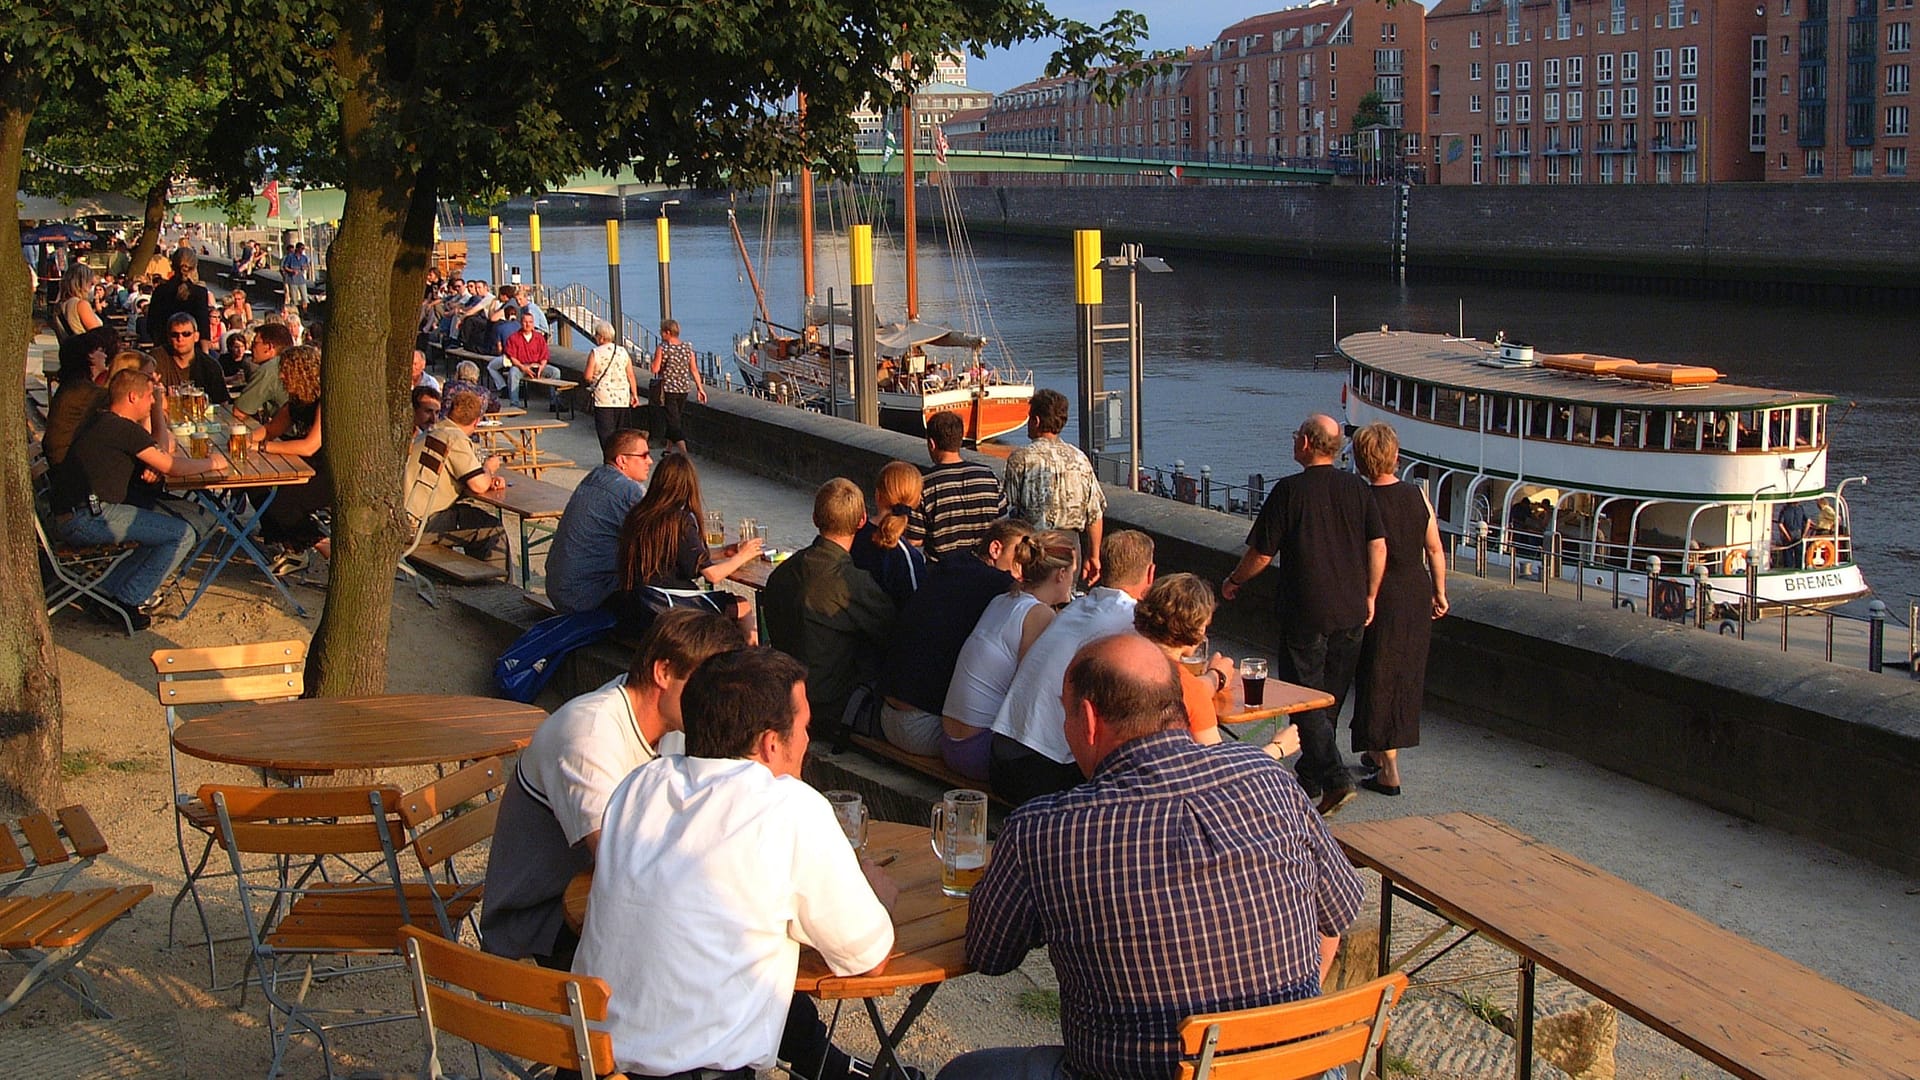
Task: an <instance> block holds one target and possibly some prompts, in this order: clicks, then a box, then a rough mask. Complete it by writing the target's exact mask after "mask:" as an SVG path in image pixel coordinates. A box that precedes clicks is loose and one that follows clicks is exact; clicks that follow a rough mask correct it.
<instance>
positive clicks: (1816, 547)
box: [1807, 540, 1840, 570]
mask: <svg viewBox="0 0 1920 1080" xmlns="http://www.w3.org/2000/svg"><path fill="white" fill-rule="evenodd" d="M1839 561H1840V547H1839V545H1837V544H1835V543H1834V542H1833V541H1831V540H1815V541H1813V542H1812V543H1810V544H1808V545H1807V569H1809V570H1825V569H1826V568H1827V567H1829V566H1833V565H1834V564H1836V563H1838V562H1839Z"/></svg>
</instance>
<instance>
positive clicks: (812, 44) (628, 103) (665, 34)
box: [233, 0, 1146, 694]
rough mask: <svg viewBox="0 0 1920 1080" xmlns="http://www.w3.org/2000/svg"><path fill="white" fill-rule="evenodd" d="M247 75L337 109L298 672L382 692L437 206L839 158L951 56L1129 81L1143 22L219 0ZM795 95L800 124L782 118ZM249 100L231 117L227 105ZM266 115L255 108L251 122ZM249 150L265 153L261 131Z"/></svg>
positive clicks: (838, 2) (969, 8)
mask: <svg viewBox="0 0 1920 1080" xmlns="http://www.w3.org/2000/svg"><path fill="white" fill-rule="evenodd" d="M233 3H234V7H235V8H236V14H237V16H238V24H239V25H242V26H245V27H247V29H248V32H249V35H250V39H251V41H252V42H253V44H254V48H253V49H252V50H250V56H252V57H253V58H255V60H256V62H257V63H258V67H257V68H256V69H255V70H254V71H252V72H250V73H248V74H249V77H248V78H246V79H243V80H242V86H243V87H244V89H243V91H242V94H243V95H245V96H249V97H257V103H258V104H260V105H262V106H265V107H268V108H272V109H278V110H279V111H280V114H281V115H283V116H286V115H289V113H290V109H291V106H293V105H294V104H297V103H300V102H308V101H312V100H313V98H314V97H315V96H316V95H317V96H320V97H322V98H331V99H332V100H334V101H335V102H337V104H338V110H339V111H338V115H337V118H334V119H330V120H328V121H326V122H325V123H324V124H322V125H320V126H318V127H317V128H316V129H315V130H316V137H314V138H313V139H312V140H310V141H309V142H307V143H306V149H305V152H303V153H297V154H294V153H287V152H285V151H281V150H277V151H276V153H277V154H278V155H279V160H280V161H281V162H282V163H283V164H288V165H291V166H295V167H299V168H303V169H306V170H308V171H309V172H310V173H311V174H313V175H316V176H320V175H326V176H331V177H333V178H336V179H338V180H339V181H340V182H341V183H342V184H343V186H344V188H345V192H346V209H345V211H344V214H343V216H342V221H341V228H340V233H339V236H338V238H337V239H336V240H335V241H334V246H333V248H332V252H331V255H330V258H329V307H330V309H331V316H330V320H329V325H328V328H327V361H326V363H325V364H324V365H323V373H322V392H323V395H324V396H325V399H326V402H327V452H328V455H329V457H330V459H331V462H332V465H333V470H332V472H333V477H334V479H333V486H334V490H333V493H332V494H333V505H334V553H335V554H334V562H333V572H332V578H331V580H330V582H329V588H328V597H327V604H326V608H325V611H324V613H323V614H322V616H321V621H320V627H319V629H318V631H317V632H316V634H315V639H314V645H313V651H312V653H311V654H310V660H309V664H308V667H307V689H308V692H309V693H315V694H347V693H367V692H375V691H378V690H380V689H382V688H383V687H384V685H385V680H386V671H387V629H388V620H389V612H390V609H391V604H392V596H393V565H394V560H395V559H396V558H398V555H399V552H400V550H401V547H402V541H403V535H404V529H405V526H404V514H403V512H402V492H401V483H400V478H401V472H402V466H403V462H404V449H405V446H406V443H407V439H408V437H409V432H410V431H411V425H410V416H409V409H408V407H407V384H408V370H409V365H408V362H409V360H410V353H411V349H412V343H413V325H414V320H415V318H416V315H417V311H418V301H419V297H420V289H421V284H422V281H423V280H424V275H425V270H426V265H427V257H428V253H429V251H428V249H429V246H430V242H431V237H432V216H433V209H434V207H435V205H436V201H437V200H438V199H439V198H442V197H448V198H460V199H468V198H474V197H479V196H483V195H492V194H497V193H499V192H512V191H530V190H539V189H542V188H545V187H548V186H550V185H552V184H554V183H557V182H558V181H559V180H560V179H562V178H564V177H567V176H570V175H573V174H575V173H578V172H579V171H581V170H583V169H587V168H604V169H617V168H620V167H623V166H625V165H627V164H629V163H639V164H640V165H641V166H642V168H643V169H645V170H653V171H657V172H658V173H659V174H660V175H661V176H662V177H663V178H664V179H667V180H669V181H673V182H687V183H705V184H719V183H733V184H736V185H739V184H746V183H751V182H754V181H756V180H764V179H765V178H767V177H769V176H771V175H773V174H774V173H776V172H779V171H784V170H787V169H790V168H793V167H796V166H799V165H801V164H803V163H811V164H814V165H815V166H816V167H817V168H822V169H824V170H825V171H827V172H830V173H843V174H845V173H851V171H852V169H853V166H854V155H853V142H852V136H853V134H854V125H853V120H852V114H853V112H854V110H855V109H856V108H857V107H858V106H860V105H861V104H862V103H863V102H865V101H867V100H874V101H879V102H889V101H892V100H893V99H894V98H895V97H896V96H897V95H898V94H899V93H900V90H899V88H898V86H897V84H896V83H895V81H894V76H893V73H894V70H895V66H896V62H897V61H898V59H899V58H900V57H901V56H902V55H906V56H909V57H911V58H912V61H911V62H912V66H913V68H914V70H913V71H911V72H910V73H909V74H910V75H912V76H914V78H912V79H910V80H908V81H909V82H919V81H923V80H924V79H926V78H927V77H929V76H930V75H931V73H932V66H933V60H934V58H935V57H938V56H940V55H943V54H945V53H947V52H950V51H953V50H955V49H957V48H967V49H969V50H971V51H973V52H975V53H976V54H978V53H979V52H980V51H981V50H983V49H984V48H986V47H989V46H999V45H1007V44H1011V43H1013V42H1015V41H1018V40H1024V39H1030V38H1035V37H1040V36H1049V35H1050V36H1054V37H1058V38H1059V39H1060V40H1061V42H1062V44H1061V47H1060V49H1059V50H1058V51H1057V52H1056V54H1055V58H1054V61H1053V64H1052V65H1050V70H1064V69H1066V68H1068V67H1072V68H1074V69H1076V70H1085V69H1088V68H1093V67H1095V66H1096V65H1100V64H1104V63H1112V64H1115V65H1118V67H1116V68H1110V69H1109V70H1124V71H1127V72H1129V74H1124V75H1119V76H1114V75H1098V76H1096V80H1097V81H1098V82H1101V83H1103V84H1104V83H1105V82H1109V81H1113V80H1115V79H1119V80H1122V81H1124V80H1127V79H1137V78H1140V77H1144V72H1145V70H1146V69H1144V68H1141V67H1140V66H1139V65H1138V64H1137V63H1136V62H1137V61H1139V60H1140V59H1141V56H1140V54H1139V52H1138V50H1137V49H1136V48H1135V47H1134V42H1135V40H1136V39H1137V38H1138V37H1139V36H1140V34H1141V33H1142V32H1143V31H1144V28H1145V24H1144V21H1143V20H1141V19H1140V18H1139V17H1138V16H1136V15H1133V14H1131V13H1124V12H1123V13H1120V14H1117V15H1115V16H1114V18H1113V19H1111V20H1109V22H1108V23H1107V24H1105V25H1104V26H1101V27H1097V28H1096V27H1090V26H1087V25H1085V24H1082V23H1077V22H1072V21H1069V20H1063V19H1060V18H1058V17H1056V16H1054V15H1053V14H1051V13H1050V12H1049V11H1047V9H1046V8H1045V7H1044V6H1043V5H1042V4H1041V3H1040V2H1039V0H927V2H915V3H911V4H908V3H900V2H894V3H881V4H878V5H874V4H865V3H862V4H855V3H849V2H846V0H797V2H795V3H791V4H786V5H781V6H779V7H777V8H770V7H765V6H761V5H753V4H744V5H728V4H711V3H703V2H695V0H669V2H665V3H658V4H647V5H639V4H632V3H629V2H626V0H527V2H524V3H522V4H519V5H493V6H486V5H481V6H475V5H470V4H463V3H455V2H453V0H427V2H408V0H278V2H268V0H233ZM799 94H804V95H805V96H806V98H807V100H808V103H809V105H808V117H809V120H808V122H807V123H806V124H805V125H802V124H801V123H799V122H798V120H797V118H796V116H795V115H794V113H793V111H792V109H791V103H792V102H793V101H794V100H795V99H796V95H799ZM235 111H236V112H238V113H242V114H244V113H247V112H248V110H247V108H245V107H239V108H236V110H235ZM261 115H264V114H261ZM252 145H260V146H273V147H280V146H281V145H282V140H279V139H276V137H275V133H273V132H264V131H263V132H261V133H260V136H259V138H258V139H256V140H255V141H254V142H253V144H252Z"/></svg>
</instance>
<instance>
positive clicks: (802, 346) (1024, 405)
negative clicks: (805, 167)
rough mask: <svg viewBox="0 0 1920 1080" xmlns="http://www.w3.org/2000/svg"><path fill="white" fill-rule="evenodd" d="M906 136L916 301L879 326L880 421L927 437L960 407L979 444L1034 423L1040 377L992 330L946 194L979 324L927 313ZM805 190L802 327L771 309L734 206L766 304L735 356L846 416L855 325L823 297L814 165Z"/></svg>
mask: <svg viewBox="0 0 1920 1080" xmlns="http://www.w3.org/2000/svg"><path fill="white" fill-rule="evenodd" d="M901 127H902V129H903V130H904V131H907V132H913V131H914V130H915V125H914V122H913V112H912V109H911V107H910V106H909V107H907V108H905V109H903V110H902V120H901ZM904 142H905V150H904V153H903V154H902V158H901V164H902V170H901V177H902V181H903V183H902V205H901V209H902V212H903V216H904V218H905V235H904V249H905V268H906V275H905V276H906V303H905V311H904V317H903V318H900V319H898V320H897V321H893V322H883V323H882V324H881V325H880V326H879V327H877V329H876V333H875V338H876V341H877V344H878V352H879V356H878V359H877V360H876V361H875V362H876V364H877V365H878V368H879V370H878V384H879V394H878V397H879V406H880V408H879V412H880V424H881V426H882V427H886V428H889V429H891V430H894V431H900V432H905V433H907V434H910V435H921V434H925V432H926V423H927V420H928V419H929V418H931V417H932V416H933V415H934V414H936V413H942V412H948V413H954V414H956V415H958V416H959V417H960V418H961V420H962V421H963V422H964V423H965V431H966V438H967V440H968V441H970V442H974V443H979V442H984V441H986V440H988V439H992V438H996V437H998V436H1001V435H1005V434H1008V433H1009V432H1013V431H1018V430H1021V429H1023V428H1024V427H1025V426H1026V422H1027V411H1028V403H1029V402H1030V400H1031V399H1032V397H1033V374H1032V372H1031V371H1021V370H1019V369H1017V368H1015V367H1014V366H1013V363H1012V361H1011V358H1010V357H1009V356H1008V355H1007V352H1006V347H1005V342H1004V341H1003V340H1001V339H1000V338H999V335H998V334H997V333H996V332H993V330H992V327H991V313H990V310H988V309H987V308H986V305H985V302H984V290H982V289H980V288H979V287H978V272H977V270H976V269H975V268H974V265H973V261H972V259H971V257H970V249H969V248H968V246H967V244H966V242H965V224H964V221H962V219H961V217H960V214H959V208H958V205H957V203H955V202H954V201H953V200H952V199H943V210H944V214H943V222H944V224H945V226H946V229H947V232H948V236H949V239H950V241H952V242H953V246H954V248H955V250H956V253H957V256H958V257H957V258H956V260H955V261H956V264H958V269H957V270H956V276H958V277H963V278H967V279H969V281H968V283H967V284H966V285H962V284H961V283H959V282H956V283H955V286H956V287H955V293H956V296H955V298H954V299H955V303H956V307H958V308H959V309H960V310H961V312H962V316H963V318H965V319H967V320H968V322H969V325H967V326H965V327H955V326H948V325H945V324H942V323H937V322H932V321H929V320H925V319H922V318H921V316H920V295H919V292H920V290H919V270H918V252H917V239H918V235H917V229H918V223H917V221H916V216H915V206H914V199H915V194H916V190H915V188H916V183H917V175H916V173H915V170H914V153H913V142H914V140H913V138H912V137H911V136H909V137H908V138H907V139H905V140H904ZM943 148H944V139H942V138H939V137H938V136H936V159H938V158H939V156H940V153H941V152H942V151H943ZM799 189H800V190H799V195H798V199H799V203H800V234H801V244H800V250H801V296H802V297H803V300H802V304H803V310H802V315H801V318H800V319H799V320H798V321H799V323H800V325H799V326H798V327H797V328H796V327H793V326H790V325H784V324H781V323H778V322H775V321H774V319H773V318H772V317H771V315H770V314H769V313H768V310H767V301H766V294H765V291H764V290H763V289H762V288H761V287H760V279H759V275H758V273H757V272H756V271H755V269H754V266H753V260H752V259H751V258H750V257H749V256H748V254H747V246H746V241H745V239H744V238H743V237H742V236H741V235H740V225H739V221H738V220H737V219H735V218H734V217H733V214H732V212H731V211H729V213H728V219H729V221H730V223H731V224H732V227H733V235H734V242H735V244H736V246H737V247H738V249H739V252H740V258H741V262H742V263H743V265H744V266H745V268H746V272H747V276H748V279H749V280H750V281H751V282H752V285H753V291H754V298H755V301H756V304H757V307H756V311H755V315H754V318H753V323H752V326H751V328H750V329H749V330H748V331H747V333H745V334H743V335H740V336H739V337H738V338H736V339H735V341H734V359H735V362H736V365H737V366H738V368H739V370H740V375H741V378H742V379H744V380H745V381H746V383H747V385H748V387H749V388H751V389H753V390H756V391H762V392H767V393H771V394H774V395H776V396H779V397H783V398H798V399H799V400H800V401H802V402H803V403H805V404H808V405H810V406H813V407H815V408H819V409H822V410H823V411H830V412H833V413H834V414H835V415H840V414H842V413H844V412H846V411H847V410H848V409H849V408H851V406H852V404H853V394H852V390H853V383H854V380H853V337H854V327H853V325H852V316H851V313H850V311H849V309H848V308H847V307H846V306H844V305H834V306H832V307H828V306H826V305H822V304H818V303H816V299H817V297H816V292H815V266H814V238H815V233H814V185H813V176H812V174H811V172H807V171H803V172H802V173H801V176H800V185H799ZM941 191H942V193H943V194H944V192H945V191H946V188H945V187H944V186H942V187H941ZM774 217H775V208H774V206H773V200H771V199H769V211H768V227H769V229H771V226H772V222H773V220H774ZM969 300H972V301H973V302H971V303H969V302H968V301H969Z"/></svg>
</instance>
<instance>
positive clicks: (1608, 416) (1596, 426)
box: [1593, 407, 1620, 446]
mask: <svg viewBox="0 0 1920 1080" xmlns="http://www.w3.org/2000/svg"><path fill="white" fill-rule="evenodd" d="M1619 424H1620V410H1618V409H1610V408H1605V407H1601V408H1597V409H1595V410H1594V411H1593V441H1594V442H1596V443H1598V444H1600V445H1601V446H1612V445H1613V444H1614V439H1615V438H1616V431H1617V429H1618V428H1619Z"/></svg>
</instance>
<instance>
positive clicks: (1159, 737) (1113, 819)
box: [940, 633, 1362, 1080]
mask: <svg viewBox="0 0 1920 1080" xmlns="http://www.w3.org/2000/svg"><path fill="white" fill-rule="evenodd" d="M1061 702H1062V704H1063V705H1064V707H1065V710H1066V736H1067V742H1068V744H1069V746H1071V748H1072V750H1073V756H1074V759H1075V761H1076V763H1077V764H1078V765H1079V766H1080V770H1081V771H1082V772H1083V773H1085V774H1086V775H1087V777H1088V782H1087V783H1084V784H1081V785H1080V786H1079V787H1076V788H1073V789H1071V790H1068V791H1064V792H1061V793H1059V794H1055V795H1044V796H1041V797H1039V798H1037V799H1034V800H1033V801H1031V802H1029V803H1027V804H1026V805H1025V806H1022V807H1021V808H1020V809H1018V810H1016V811H1014V812H1013V813H1012V814H1011V815H1009V816H1008V817H1007V822H1006V827H1005V828H1004V829H1003V830H1002V831H1001V834H1000V842H999V843H998V844H996V845H995V846H994V849H993V859H992V862H991V863H990V864H989V865H988V867H987V872H986V876H985V877H983V878H982V879H981V881H980V884H979V885H978V886H977V887H975V888H974V890H973V897H972V900H971V901H970V903H969V905H968V911H967V960H968V962H969V963H971V964H972V965H973V967H974V968H975V969H976V970H978V971H980V972H983V973H985V974H988V975H998V974H1003V973H1005V972H1008V971H1011V970H1013V968H1014V967H1015V966H1017V965H1018V964H1019V963H1020V961H1021V960H1022V959H1023V958H1024V957H1025V956H1026V955H1027V953H1028V951H1029V950H1032V949H1035V948H1038V947H1041V946H1045V947H1046V948H1047V950H1048V954H1049V957H1050V958H1051V960H1052V962H1053V967H1054V972H1055V974H1056V975H1057V976H1058V978H1059V982H1060V1016H1061V1019H1062V1034H1063V1035H1064V1036H1065V1045H1064V1046H1036V1047H1019V1048H1006V1049H994V1050H978V1051H975V1052H973V1053H970V1054H964V1055H962V1056H960V1057H958V1058H956V1059H954V1060H953V1061H952V1062H951V1063H949V1064H948V1065H947V1067H946V1068H945V1069H943V1070H942V1071H941V1073H940V1080H988V1078H992V1080H1053V1078H1060V1080H1088V1078H1099V1080H1131V1078H1134V1077H1141V1078H1146V1077H1153V1078H1165V1077H1168V1076H1172V1075H1173V1074H1174V1071H1175V1066H1176V1064H1177V1063H1178V1061H1179V1059H1180V1043H1179V1038H1178V1036H1177V1034H1176V1033H1177V1031H1178V1029H1179V1025H1180V1022H1181V1021H1182V1020H1183V1019H1185V1018H1186V1017H1188V1016H1191V1015H1195V1014H1199V1013H1207V1012H1219V1011H1230V1010H1236V1009H1247V1008H1255V1007H1259V1006H1264V1005H1274V1004H1278V1003H1280V1002H1285V1001H1295V1000H1299V999H1301V998H1309V997H1314V996H1316V995H1318V994H1319V993H1320V980H1321V978H1322V977H1323V976H1324V974H1325V970H1326V967H1327V965H1328V963H1329V962H1330V961H1331V959H1332V956H1333V946H1335V945H1337V944H1338V938H1337V936H1336V935H1338V934H1339V933H1341V932H1342V931H1343V930H1345V929H1346V927H1347V926H1348V924H1350V923H1351V922H1352V921H1353V918H1354V916H1355V915H1356V914H1357V913H1358V912H1359V910H1360V900H1361V895H1362V888H1361V884H1360V878H1359V876H1358V875H1357V874H1355V873H1354V870H1353V867H1352V865H1350V864H1349V863H1348V862H1347V859H1346V856H1345V855H1344V854H1342V853H1341V851H1340V848H1339V845H1337V844H1336V843H1335V842H1334V840H1333V837H1332V835H1331V834H1329V833H1328V832H1327V827H1326V825H1325V823H1323V822H1322V821H1321V819H1320V816H1319V814H1318V813H1316V812H1315V811H1314V808H1313V804H1312V803H1309V802H1308V801H1307V797H1306V795H1305V794H1304V793H1303V792H1302V791H1301V790H1300V785H1299V784H1298V783H1297V782H1296V781H1295V780H1294V778H1293V776H1292V774H1291V773H1289V772H1287V771H1286V769H1284V768H1283V767H1281V765H1280V764H1279V763H1278V762H1276V761H1274V760H1273V759H1272V758H1269V757H1268V756H1267V755H1266V754H1264V753H1262V752H1261V751H1260V750H1259V749H1258V748H1256V747H1253V746H1249V745H1245V744H1241V743H1226V744H1222V745H1219V746H1201V745H1199V744H1198V743H1195V742H1194V741H1193V738H1192V736H1191V735H1190V734H1189V733H1188V731H1187V719H1186V709H1185V706H1184V705H1182V703H1181V697H1180V683H1179V680H1178V677H1177V675H1176V673H1175V670H1174V668H1173V666H1172V663H1171V662H1170V661H1169V660H1168V659H1167V658H1166V656H1165V655H1164V654H1162V653H1161V652H1160V651H1159V650H1158V649H1157V648H1155V647H1154V646H1153V645H1152V644H1151V643H1150V642H1148V641H1147V640H1146V639H1145V638H1143V637H1140V636H1139V635H1137V634H1132V633H1127V634H1118V635H1114V636H1111V637H1106V638H1101V639H1099V640H1097V641H1094V642H1092V643H1091V644H1089V645H1087V646H1085V647H1084V648H1082V649H1081V650H1080V651H1079V653H1078V654H1077V655H1075V657H1074V659H1073V663H1072V664H1071V665H1070V666H1069V667H1068V668H1067V674H1066V682H1065V687H1064V690H1063V692H1062V694H1061Z"/></svg>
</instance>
